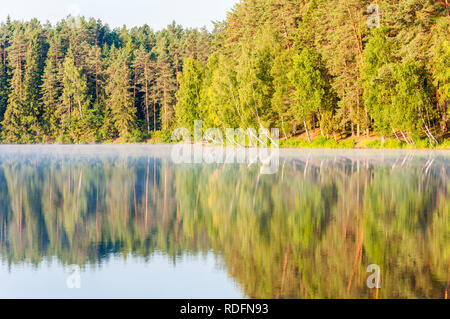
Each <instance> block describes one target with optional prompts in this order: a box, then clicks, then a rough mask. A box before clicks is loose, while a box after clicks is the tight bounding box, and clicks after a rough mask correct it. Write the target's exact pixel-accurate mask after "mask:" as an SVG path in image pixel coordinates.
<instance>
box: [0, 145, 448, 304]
mask: <svg viewBox="0 0 450 319" xmlns="http://www.w3.org/2000/svg"><path fill="white" fill-rule="evenodd" d="M308 152H309V151H308ZM147 153H149V154H152V155H148V154H146V153H145V152H140V153H138V154H134V153H129V154H127V152H119V153H117V154H116V153H114V152H91V153H89V152H86V153H85V154H82V153H80V154H76V153H64V152H51V151H48V150H47V151H39V152H23V151H20V152H19V151H17V150H15V149H13V150H8V151H3V152H0V154H1V155H0V225H1V227H0V256H1V258H2V260H3V261H4V262H7V263H8V264H20V263H23V262H31V263H33V264H36V265H37V264H40V263H41V262H42V261H43V260H47V259H51V258H52V257H54V256H56V257H57V258H58V259H59V260H60V261H61V262H62V263H64V264H79V265H81V266H83V265H86V264H97V263H100V262H103V261H105V260H107V259H108V258H109V257H110V256H111V255H112V254H121V255H123V256H127V255H129V254H132V255H135V256H143V257H148V258H149V259H148V262H151V255H152V253H154V252H156V251H157V252H163V253H164V254H167V255H168V256H170V257H173V258H174V260H175V258H176V257H177V256H180V255H182V254H185V253H190V254H202V253H206V252H208V251H213V252H214V253H215V254H216V255H217V256H220V257H221V259H222V260H223V266H224V267H225V268H226V269H227V270H228V272H229V274H230V276H232V277H233V278H235V279H236V280H237V281H238V283H239V284H240V286H241V288H242V290H243V291H244V293H245V294H246V296H248V297H251V298H376V297H377V298H417V297H421V298H443V297H444V295H445V293H446V290H447V291H448V287H449V279H450V240H449V239H450V236H449V235H450V218H449V211H450V209H449V208H448V206H449V203H450V198H449V188H448V184H449V183H448V181H449V176H448V172H447V170H448V167H449V163H450V157H449V156H448V153H415V152H396V153H393V154H391V155H390V156H384V155H383V156H382V155H380V153H376V152H375V153H370V152H361V154H364V155H361V154H358V153H356V154H349V155H345V153H343V154H342V155H336V154H335V155H325V153H319V152H314V151H311V152H310V154H309V155H308V154H304V152H303V154H300V153H298V151H297V153H294V152H292V154H289V152H287V153H286V154H284V156H283V157H282V159H281V166H280V169H279V171H278V173H277V174H275V175H260V173H259V172H260V170H259V168H258V167H257V165H254V166H251V167H248V166H247V165H245V164H242V165H241V164H233V165H231V164H226V165H218V164H212V165H206V164H203V165H188V164H180V165H178V164H177V165H175V164H173V163H171V161H170V158H169V157H168V156H167V154H166V155H164V154H158V152H155V151H152V152H147ZM155 154H158V155H155ZM370 264H377V265H380V267H381V279H382V288H381V289H380V290H376V289H375V290H371V289H368V287H367V285H366V279H367V277H368V276H369V275H370V274H369V273H367V272H366V270H367V267H368V266H369V265H370Z"/></svg>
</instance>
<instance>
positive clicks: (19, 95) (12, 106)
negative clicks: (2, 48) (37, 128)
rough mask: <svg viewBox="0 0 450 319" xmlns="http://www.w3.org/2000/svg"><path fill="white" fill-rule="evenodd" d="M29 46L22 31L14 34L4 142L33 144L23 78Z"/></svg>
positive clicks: (4, 123) (10, 56) (10, 54)
mask: <svg viewBox="0 0 450 319" xmlns="http://www.w3.org/2000/svg"><path fill="white" fill-rule="evenodd" d="M28 48H29V44H28V42H27V41H26V38H25V34H24V31H23V30H19V29H18V30H16V31H15V32H14V36H13V40H12V43H11V46H10V48H9V54H8V59H9V64H10V66H11V68H12V74H13V75H12V79H11V82H10V93H9V96H8V107H7V109H6V112H5V115H4V120H3V123H2V130H3V131H2V137H3V139H4V140H5V141H6V142H11V143H28V142H33V141H34V137H33V136H32V132H30V129H29V124H30V122H33V120H34V119H33V116H32V114H31V112H30V109H29V103H28V101H27V100H26V97H27V94H26V92H25V85H24V78H25V65H26V58H27V55H28V58H30V54H29V53H28V54H27V51H28Z"/></svg>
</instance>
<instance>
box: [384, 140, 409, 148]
mask: <svg viewBox="0 0 450 319" xmlns="http://www.w3.org/2000/svg"><path fill="white" fill-rule="evenodd" d="M403 146H404V143H402V142H400V141H399V140H393V139H387V140H385V141H384V144H382V147H383V148H403Z"/></svg>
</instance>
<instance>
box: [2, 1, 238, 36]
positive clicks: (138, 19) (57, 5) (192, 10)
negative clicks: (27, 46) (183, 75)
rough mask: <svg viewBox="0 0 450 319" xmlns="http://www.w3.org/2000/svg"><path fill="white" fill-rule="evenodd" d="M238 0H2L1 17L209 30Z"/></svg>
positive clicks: (53, 21)
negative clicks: (80, 18)
mask: <svg viewBox="0 0 450 319" xmlns="http://www.w3.org/2000/svg"><path fill="white" fill-rule="evenodd" d="M238 2H239V0H10V1H7V0H2V4H1V6H0V21H2V22H3V21H5V20H6V17H7V16H8V15H10V16H11V18H12V19H13V20H23V21H27V20H30V19H31V18H37V19H38V20H40V21H41V22H43V23H44V22H46V21H50V22H51V23H52V24H55V23H56V22H57V21H59V20H61V19H62V18H64V17H66V16H67V15H69V14H72V15H74V16H77V15H81V16H85V17H93V18H95V19H101V20H102V22H103V23H107V24H109V25H110V26H111V27H112V28H115V27H121V26H122V25H124V24H125V25H127V26H128V27H133V26H141V25H143V24H148V25H149V26H150V27H151V28H152V29H154V30H160V29H163V28H164V27H166V26H167V25H168V24H170V23H172V21H176V22H177V23H178V24H181V25H182V26H183V27H190V28H194V27H203V26H206V27H207V28H208V29H210V30H212V27H213V24H212V21H221V20H224V19H225V18H226V15H227V12H228V11H229V10H230V9H232V8H233V6H234V5H235V4H236V3H238Z"/></svg>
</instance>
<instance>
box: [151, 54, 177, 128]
mask: <svg viewBox="0 0 450 319" xmlns="http://www.w3.org/2000/svg"><path fill="white" fill-rule="evenodd" d="M156 69H157V74H158V79H157V82H156V90H157V92H158V94H157V99H158V102H159V105H160V107H161V124H162V129H163V130H168V129H169V128H170V126H171V125H172V121H173V113H174V111H173V108H174V105H175V92H176V89H177V82H176V78H175V72H174V69H173V67H172V64H171V62H170V57H169V55H168V53H167V52H166V51H165V50H163V51H162V52H161V53H160V54H159V55H158V58H157V65H156Z"/></svg>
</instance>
